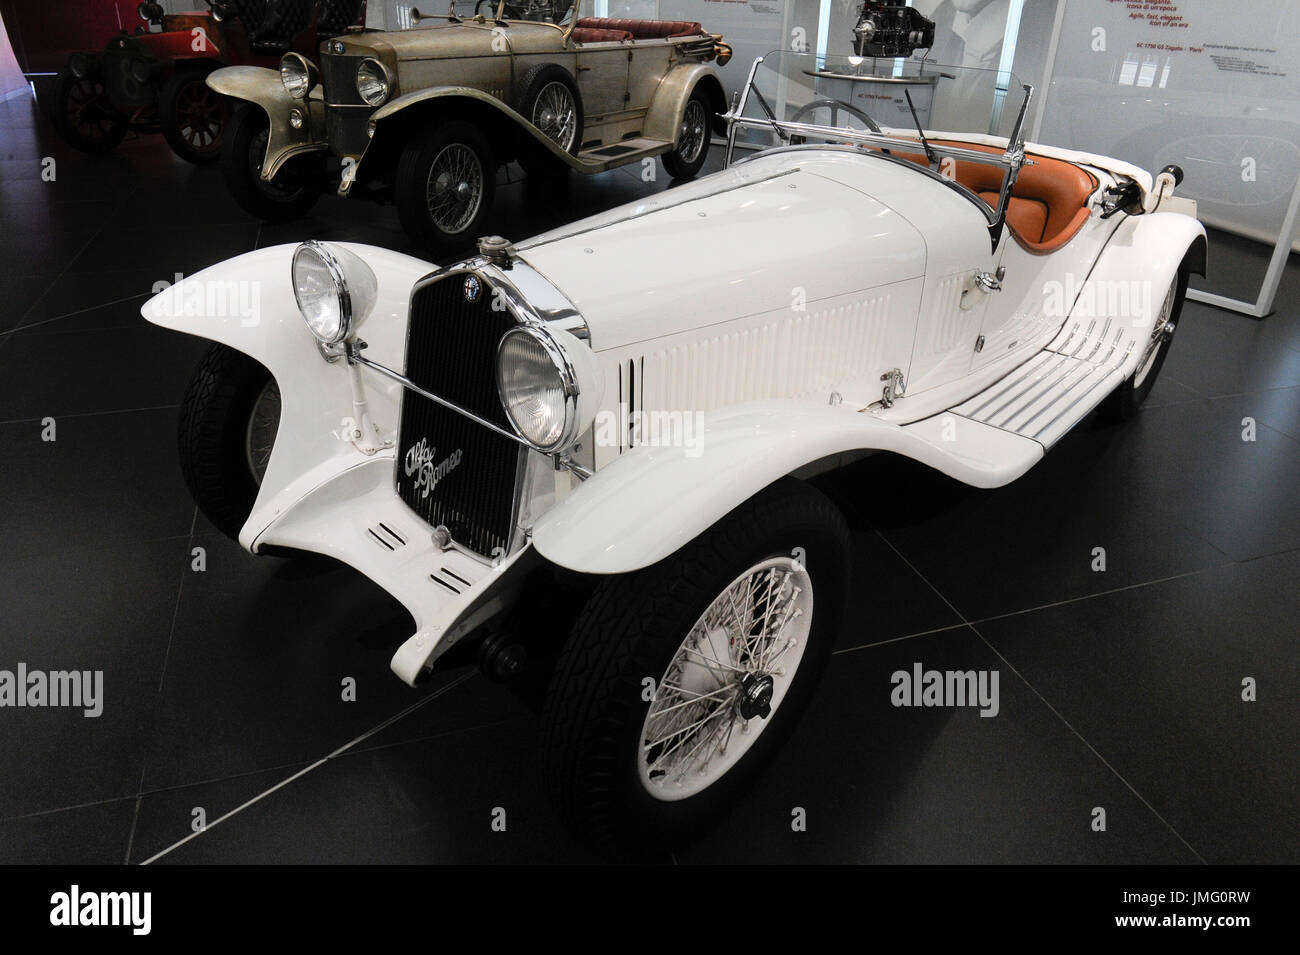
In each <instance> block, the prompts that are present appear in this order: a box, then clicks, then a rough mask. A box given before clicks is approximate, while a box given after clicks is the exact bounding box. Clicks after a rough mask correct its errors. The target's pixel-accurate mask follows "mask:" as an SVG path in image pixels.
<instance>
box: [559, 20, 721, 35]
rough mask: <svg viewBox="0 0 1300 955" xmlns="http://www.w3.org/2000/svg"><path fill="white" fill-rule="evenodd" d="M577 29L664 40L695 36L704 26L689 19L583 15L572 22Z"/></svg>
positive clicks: (576, 30) (702, 30) (699, 33)
mask: <svg viewBox="0 0 1300 955" xmlns="http://www.w3.org/2000/svg"><path fill="white" fill-rule="evenodd" d="M579 30H623V31H626V32H628V33H630V34H632V38H633V39H635V40H666V39H668V38H669V37H679V36H696V35H702V34H703V33H704V27H702V26H700V24H698V23H696V22H694V21H691V20H633V19H629V18H622V17H583V18H582V19H581V20H579V21H578V22H577V23H575V24H574V33H575V34H576V33H577V32H578V31H579Z"/></svg>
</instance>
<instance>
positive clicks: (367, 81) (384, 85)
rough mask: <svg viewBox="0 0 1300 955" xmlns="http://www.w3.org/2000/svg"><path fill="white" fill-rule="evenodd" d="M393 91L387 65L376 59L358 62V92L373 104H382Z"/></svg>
mask: <svg viewBox="0 0 1300 955" xmlns="http://www.w3.org/2000/svg"><path fill="white" fill-rule="evenodd" d="M392 92H393V79H392V77H391V76H390V75H389V73H388V69H387V67H385V66H384V64H382V63H380V62H379V61H378V60H375V59H370V58H367V59H364V60H362V61H361V62H360V63H359V64H357V94H358V95H359V96H360V97H361V98H362V99H363V100H365V101H366V103H368V104H369V105H371V106H382V105H383V104H384V103H385V102H387V101H388V97H389V96H390V95H391V94H392Z"/></svg>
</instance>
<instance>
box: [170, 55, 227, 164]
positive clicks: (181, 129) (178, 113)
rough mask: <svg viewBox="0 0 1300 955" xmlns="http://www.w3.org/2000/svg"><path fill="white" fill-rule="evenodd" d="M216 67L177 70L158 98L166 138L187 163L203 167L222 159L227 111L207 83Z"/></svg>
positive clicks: (204, 66) (206, 66)
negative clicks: (222, 141)
mask: <svg viewBox="0 0 1300 955" xmlns="http://www.w3.org/2000/svg"><path fill="white" fill-rule="evenodd" d="M215 68H216V67H215V66H213V65H211V64H202V65H199V66H191V67H178V68H177V70H176V72H175V73H173V74H172V75H171V76H170V77H169V78H168V80H167V82H166V83H164V84H163V88H162V93H161V94H160V96H159V98H158V103H159V110H158V120H159V123H160V124H161V125H162V132H163V137H164V138H165V139H166V140H167V145H168V146H170V147H171V148H172V152H174V153H175V154H176V155H178V156H180V157H181V158H182V159H184V160H185V161H186V162H192V163H195V164H199V165H202V164H206V163H212V162H216V161H217V160H218V159H220V158H221V138H222V133H223V132H224V130H225V126H226V114H227V112H228V109H227V106H226V103H225V102H224V100H223V98H222V96H221V94H220V93H218V92H217V91H216V90H214V89H212V88H211V87H209V86H208V84H207V78H208V74H209V73H211V72H212V71H213V70H214V69H215Z"/></svg>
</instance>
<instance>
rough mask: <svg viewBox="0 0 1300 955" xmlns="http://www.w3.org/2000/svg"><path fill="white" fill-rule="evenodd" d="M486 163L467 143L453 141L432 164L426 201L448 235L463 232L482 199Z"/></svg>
mask: <svg viewBox="0 0 1300 955" xmlns="http://www.w3.org/2000/svg"><path fill="white" fill-rule="evenodd" d="M483 175H484V174H483V164H482V163H481V162H480V161H479V157H478V156H477V155H476V154H475V152H474V150H473V149H471V148H470V147H469V146H467V145H465V144H464V143H450V144H448V145H447V146H444V147H443V149H442V150H441V151H440V152H439V153H438V154H437V155H436V156H435V157H434V159H433V164H432V165H431V166H430V167H429V177H428V182H427V187H426V191H425V203H426V205H427V208H428V210H429V217H430V218H431V219H432V220H433V222H434V224H435V225H437V227H438V228H439V229H441V230H442V231H443V232H445V233H447V234H449V235H455V234H456V233H459V232H463V231H464V230H465V229H466V228H467V227H468V226H469V224H470V223H471V222H473V221H474V217H475V216H476V215H478V210H479V205H480V204H481V203H482V201H483Z"/></svg>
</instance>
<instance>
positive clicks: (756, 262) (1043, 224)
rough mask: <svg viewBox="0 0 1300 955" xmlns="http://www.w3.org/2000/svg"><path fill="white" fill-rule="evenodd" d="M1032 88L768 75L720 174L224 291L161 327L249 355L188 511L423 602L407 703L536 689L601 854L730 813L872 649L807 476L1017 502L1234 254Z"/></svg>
mask: <svg viewBox="0 0 1300 955" xmlns="http://www.w3.org/2000/svg"><path fill="white" fill-rule="evenodd" d="M1030 95H1031V90H1030V88H1029V87H1027V86H1024V85H1023V84H1020V83H1019V82H1018V81H1016V79H1015V78H1014V77H1012V76H1009V75H1008V74H1005V73H1003V74H996V73H987V72H982V71H970V70H959V69H951V68H946V67H944V68H938V70H937V72H936V68H933V67H931V68H930V72H928V73H927V72H925V71H924V68H922V71H921V72H919V73H918V72H917V67H916V66H915V65H911V66H908V67H907V68H906V69H905V70H904V71H903V72H901V73H900V72H898V71H897V70H896V69H894V68H893V63H892V62H891V61H882V62H881V63H880V64H879V65H878V63H877V61H873V60H861V59H857V58H833V57H832V58H824V57H822V58H818V57H815V56H812V55H809V54H800V53H773V54H770V55H769V56H767V57H765V58H762V59H760V60H759V61H757V62H756V63H755V64H754V66H753V69H752V71H751V73H750V77H749V82H748V84H747V87H746V90H745V93H744V94H743V96H742V97H740V98H739V100H738V101H737V102H736V103H734V104H733V106H732V109H731V111H730V113H729V114H728V115H727V116H726V119H727V121H728V123H729V142H728V150H729V160H734V161H731V162H730V163H729V166H728V168H727V169H725V171H723V172H720V173H717V174H715V175H712V176H708V177H706V178H704V179H701V180H699V181H698V182H694V183H690V184H685V185H682V186H680V187H679V188H674V189H672V190H670V191H668V192H665V193H662V194H660V195H658V196H655V197H654V198H650V199H646V200H643V201H639V202H636V203H633V204H629V205H626V206H622V207H620V208H617V209H613V210H611V211H609V212H607V213H604V214H602V215H599V216H595V217H593V218H590V219H586V220H583V221H580V222H577V223H575V224H573V225H571V226H568V227H565V228H562V229H560V230H557V231H555V232H553V233H550V234H546V235H542V236H538V237H535V238H533V239H531V240H528V241H526V242H521V243H518V244H515V245H512V244H511V243H509V242H507V241H506V240H504V239H500V238H496V237H493V238H490V239H485V240H482V241H481V242H480V253H481V254H479V255H478V256H477V257H475V258H472V259H470V260H468V261H464V262H460V263H458V264H455V265H451V266H448V267H445V268H435V267H433V266H431V265H430V264H429V263H427V262H423V261H419V260H416V259H413V258H409V257H407V256H404V255H398V254H395V253H393V252H390V251H385V250H383V249H377V248H369V247H364V246H354V245H347V244H335V243H323V242H316V241H311V242H306V243H304V244H302V245H300V246H298V247H296V248H295V247H292V246H282V247H279V248H270V249H264V250H259V251H257V252H253V253H249V254H247V255H243V256H240V257H238V258H235V259H232V260H230V261H228V262H225V263H222V264H220V265H217V266H214V267H212V268H210V269H207V270H206V271H204V272H202V273H199V274H198V275H195V276H193V277H191V278H190V279H188V280H186V281H185V282H184V283H182V284H180V285H178V286H176V287H175V288H174V289H172V290H170V291H169V292H167V293H164V294H163V295H161V296H159V297H157V298H155V299H153V300H152V301H150V302H149V303H148V304H147V305H146V306H145V307H144V314H145V316H146V318H147V319H148V320H149V321H151V322H154V323H156V324H159V325H163V326H166V327H169V328H174V329H177V330H180V331H184V332H188V333H190V334H195V335H200V336H204V337H206V338H210V339H212V340H213V341H214V342H215V344H214V345H213V346H212V348H211V350H210V351H209V353H208V355H207V357H206V358H205V360H204V362H203V364H202V367H200V369H199V371H198V373H197V375H196V377H195V379H194V382H193V385H192V386H191V389H190V391H189V394H188V395H187V396H186V398H185V403H184V411H183V420H182V424H181V435H180V440H181V451H182V459H183V460H182V464H183V467H184V470H185V474H186V477H187V479H188V482H189V485H190V487H191V489H192V491H193V493H194V495H195V497H196V499H197V501H198V503H199V505H200V507H201V508H202V509H203V511H204V512H205V513H206V514H207V515H208V517H210V518H211V519H212V520H213V521H214V522H215V523H216V524H217V526H219V527H221V528H222V529H224V530H225V531H227V532H228V533H230V534H231V535H232V536H236V537H237V538H238V540H239V541H240V543H241V544H242V545H243V546H244V547H246V548H247V549H248V550H250V551H252V552H253V553H264V552H274V551H276V550H278V549H285V550H292V549H298V550H308V551H317V552H320V553H323V554H328V555H330V556H332V557H335V558H337V559H338V560H341V561H344V562H346V563H347V564H350V565H351V566H352V567H354V568H356V569H357V570H359V571H360V572H362V573H364V574H365V575H367V576H368V577H370V578H371V579H373V580H374V581H376V582H377V583H379V584H380V585H382V586H383V587H385V588H386V589H387V590H388V591H390V592H391V593H392V594H393V595H394V596H395V597H396V598H397V599H398V600H400V601H401V602H402V603H403V604H404V605H405V606H406V607H407V608H408V609H409V611H410V613H411V615H412V617H413V618H414V621H415V632H414V634H413V635H412V636H411V637H410V639H408V640H407V641H406V642H405V643H403V644H402V645H401V646H400V648H399V649H398V650H397V652H396V655H395V656H394V657H393V660H392V668H393V670H394V671H395V672H396V673H397V675H398V676H399V677H401V679H403V680H405V681H406V682H408V683H410V684H412V685H414V684H416V683H417V682H418V681H419V680H420V679H421V678H422V677H424V676H426V675H427V674H429V673H430V672H431V670H432V668H433V667H434V666H435V665H436V664H437V663H438V662H439V660H440V658H444V655H446V654H448V653H452V655H453V657H454V656H455V655H456V653H455V651H461V652H463V648H464V647H466V646H469V645H476V646H477V647H478V651H477V652H478V653H479V655H480V659H481V661H482V662H483V664H484V666H485V667H486V668H487V669H488V670H489V671H490V672H493V673H495V674H496V675H498V676H507V677H511V678H512V679H516V678H517V679H520V680H526V678H527V676H528V674H540V676H534V679H540V680H541V681H542V682H544V683H545V691H544V694H543V698H542V701H541V709H542V721H543V726H544V738H545V745H546V752H545V756H544V762H545V766H546V770H547V774H548V776H549V779H550V784H551V788H552V790H553V792H554V794H555V796H556V798H557V800H558V803H559V806H560V808H561V809H562V811H563V813H564V814H565V815H566V817H567V818H569V819H570V820H573V821H574V822H576V823H579V824H580V826H581V831H582V832H583V833H585V834H587V835H589V836H595V837H597V838H600V839H604V840H613V841H616V842H623V841H628V840H633V839H635V838H636V837H637V836H638V835H641V836H644V835H645V834H646V833H647V832H653V831H661V830H664V829H676V828H678V827H683V826H689V825H693V824H695V823H697V822H699V821H700V820H703V819H706V818H708V817H709V816H710V815H711V814H712V813H713V812H715V811H717V810H719V809H721V808H723V807H725V806H726V805H727V804H728V803H729V802H730V801H731V800H734V799H735V798H736V797H737V795H738V791H739V789H740V787H742V786H743V784H744V780H745V779H746V778H747V777H748V776H750V775H751V774H752V773H754V772H755V771H756V770H757V768H758V766H759V765H760V764H761V763H762V761H763V758H764V757H765V756H766V755H768V754H770V753H771V752H772V751H773V750H774V749H775V747H776V746H778V745H779V743H780V740H781V739H782V738H783V737H784V736H785V734H786V733H787V732H788V731H789V730H790V728H791V726H792V724H793V723H794V721H795V719H796V718H797V716H798V714H799V712H800V711H801V710H802V708H803V707H804V705H805V704H806V702H807V700H808V698H809V694H810V692H811V690H812V688H813V686H814V684H815V682H816V677H817V674H818V671H819V670H820V669H821V668H822V666H823V665H824V663H825V662H826V659H827V656H828V653H829V651H830V648H831V644H832V642H833V640H834V638H835V635H836V630H837V627H838V626H839V624H840V614H841V608H842V606H843V604H844V599H845V592H846V588H847V586H848V582H849V579H850V570H851V568H850V552H849V546H848V532H847V529H846V525H845V522H844V520H843V518H842V517H841V515H840V514H839V512H838V511H837V509H836V508H835V506H834V505H833V504H832V503H831V502H830V501H829V500H828V499H827V498H826V497H824V496H823V495H822V494H821V493H819V492H818V491H817V490H815V489H814V488H813V487H811V486H810V485H809V484H808V483H806V481H805V479H806V478H807V477H808V476H809V475H812V474H815V473H817V472H818V471H819V469H825V468H827V467H830V466H834V465H837V464H839V463H842V462H843V461H845V460H846V458H847V457H849V456H852V455H854V454H861V453H869V452H873V451H888V452H892V453H895V454H900V455H906V456H908V457H910V458H914V459H916V460H917V461H920V462H923V463H924V464H925V465H928V466H929V467H932V468H935V469H937V470H939V471H941V472H943V473H944V474H947V475H950V476H951V477H953V478H955V479H957V480H959V481H963V482H966V483H967V484H970V485H974V486H976V487H981V488H989V487H996V486H999V485H1002V484H1005V483H1007V482H1009V481H1012V480H1015V479H1016V478H1017V477H1019V476H1020V475H1022V474H1024V473H1025V472H1026V471H1027V470H1029V468H1031V467H1033V466H1034V464H1035V463H1037V462H1038V461H1039V459H1041V458H1042V456H1043V454H1044V453H1045V452H1046V451H1047V449H1049V448H1050V447H1051V446H1052V445H1053V444H1054V443H1056V442H1057V441H1058V440H1059V439H1060V438H1061V437H1062V436H1063V435H1064V434H1065V433H1066V432H1067V431H1068V430H1069V429H1070V428H1071V427H1072V426H1073V425H1075V424H1076V423H1078V422H1079V421H1081V420H1082V419H1083V418H1084V417H1085V416H1087V415H1088V414H1089V413H1090V412H1092V411H1093V410H1094V409H1096V408H1098V407H1099V406H1105V410H1106V412H1107V413H1108V414H1111V415H1113V416H1115V417H1118V418H1124V417H1127V416H1130V415H1132V414H1133V413H1134V412H1135V411H1136V410H1137V408H1138V406H1139V405H1140V404H1141V402H1142V400H1143V399H1144V397H1145V396H1146V395H1147V393H1148V392H1149V391H1150V389H1151V386H1152V384H1153V382H1154V380H1155V378H1156V375H1157V374H1158V373H1159V371H1160V366H1161V363H1162V362H1163V360H1164V356H1165V354H1166V351H1167V349H1168V348H1169V345H1170V341H1171V338H1172V335H1173V333H1174V329H1175V325H1176V322H1177V320H1178V317H1179V312H1180V308H1181V306H1182V303H1183V297H1184V292H1185V289H1186V283H1187V277H1188V274H1189V272H1192V271H1195V272H1203V270H1204V266H1205V258H1206V239H1205V233H1204V230H1203V229H1202V227H1201V226H1200V224H1199V223H1198V222H1197V221H1196V219H1195V218H1194V216H1193V215H1189V214H1187V213H1188V212H1189V211H1194V209H1189V207H1188V205H1187V204H1186V203H1185V202H1183V201H1182V200H1178V199H1175V198H1174V197H1173V195H1172V193H1173V189H1174V186H1175V185H1176V181H1177V179H1178V178H1179V177H1180V175H1181V174H1180V173H1179V172H1178V171H1177V170H1175V169H1169V170H1166V171H1164V172H1162V173H1160V174H1159V175H1158V176H1156V177H1154V179H1153V177H1152V176H1151V175H1149V174H1148V173H1146V172H1144V171H1142V170H1140V169H1137V168H1134V167H1132V166H1129V165H1127V164H1126V163H1124V162H1120V161H1117V160H1114V159H1108V158H1105V157H1101V156H1094V155H1086V154H1082V153H1077V152H1069V151H1065V150H1060V149H1052V148H1048V147H1046V146H1035V145H1027V144H1025V143H1024V142H1023V141H1022V127H1023V123H1024V116H1025V107H1026V104H1027V102H1028V99H1029V96H1030ZM936 129H939V130H942V131H941V132H940V131H935V130H936ZM745 146H751V147H753V146H757V147H765V148H760V149H758V150H756V151H753V152H748V151H746V152H744V153H743V156H744V158H739V157H740V156H741V155H742V149H743V147H745ZM248 287H252V288H254V289H256V290H257V294H256V296H253V297H252V298H255V299H256V300H257V301H258V303H259V304H258V307H257V308H256V309H253V310H251V313H250V314H239V313H238V312H237V310H235V309H231V308H224V309H223V308H219V307H213V306H212V304H211V303H212V302H213V300H214V295H213V294H212V293H213V290H214V289H226V290H229V291H230V292H231V294H234V292H235V291H237V290H240V289H244V288H248ZM220 297H221V296H217V298H220ZM225 297H226V298H227V299H229V296H225ZM240 300H241V301H243V300H244V299H240ZM196 303H197V304H196ZM205 303H206V304H205ZM555 630H560V631H562V633H561V636H560V638H559V640H558V642H556V643H555V644H554V645H552V644H550V643H548V640H549V637H550V634H551V633H552V632H553V631H555ZM882 686H883V682H882ZM882 692H885V690H883V689H882Z"/></svg>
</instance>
